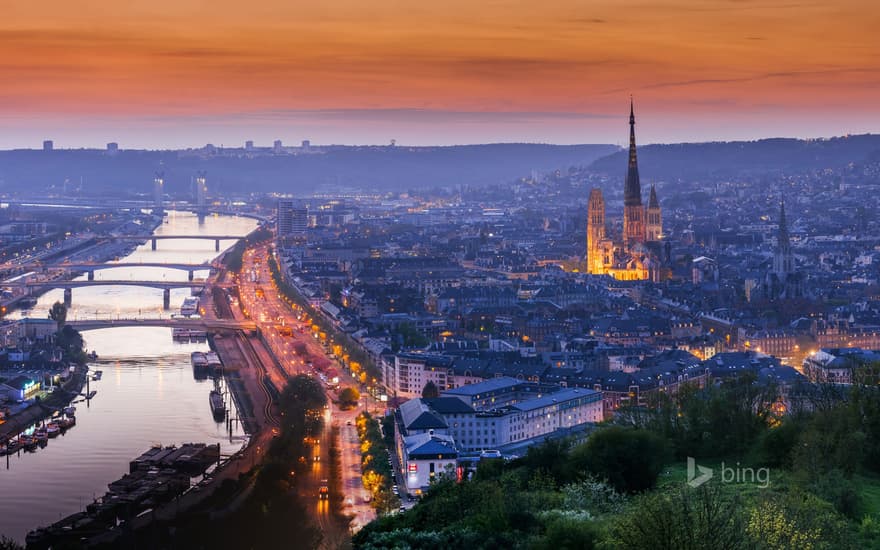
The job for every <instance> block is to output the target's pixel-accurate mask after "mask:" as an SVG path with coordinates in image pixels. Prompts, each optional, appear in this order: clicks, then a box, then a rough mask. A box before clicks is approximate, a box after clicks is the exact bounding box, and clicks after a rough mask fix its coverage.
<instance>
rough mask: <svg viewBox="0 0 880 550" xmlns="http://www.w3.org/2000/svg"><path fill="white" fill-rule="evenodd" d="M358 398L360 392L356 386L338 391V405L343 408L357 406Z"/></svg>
mask: <svg viewBox="0 0 880 550" xmlns="http://www.w3.org/2000/svg"><path fill="white" fill-rule="evenodd" d="M360 398H361V392H359V391H358V390H357V388H352V387H348V388H344V389H343V390H342V391H340V392H339V406H340V407H342V408H344V409H351V408H353V407H357V404H358V401H359V400H360Z"/></svg>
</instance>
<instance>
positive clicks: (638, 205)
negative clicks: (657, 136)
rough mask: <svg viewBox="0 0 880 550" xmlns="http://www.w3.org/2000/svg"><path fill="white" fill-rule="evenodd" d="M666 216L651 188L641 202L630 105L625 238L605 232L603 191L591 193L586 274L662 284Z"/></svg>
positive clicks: (597, 190) (625, 190)
mask: <svg viewBox="0 0 880 550" xmlns="http://www.w3.org/2000/svg"><path fill="white" fill-rule="evenodd" d="M662 238H663V216H662V213H661V211H660V203H659V202H658V201H657V191H656V190H655V189H654V186H653V185H652V186H651V193H650V195H649V198H648V205H647V206H644V205H643V203H642V185H641V182H640V181H639V163H638V159H637V157H636V117H635V112H634V110H633V104H632V101H630V106H629V165H628V167H627V172H626V183H625V184H624V188H623V235H622V236H621V238H620V239H618V240H615V239H612V238H610V237H609V236H608V235H607V234H606V231H605V199H604V198H603V197H602V191H601V190H600V189H593V190H592V191H590V199H589V201H588V203H587V273H591V274H594V275H611V276H612V277H614V278H615V279H618V280H621V281H642V280H648V279H650V280H652V281H655V282H656V281H659V280H660V274H661V269H660V268H661V265H660V257H661V256H662V246H661V239H662Z"/></svg>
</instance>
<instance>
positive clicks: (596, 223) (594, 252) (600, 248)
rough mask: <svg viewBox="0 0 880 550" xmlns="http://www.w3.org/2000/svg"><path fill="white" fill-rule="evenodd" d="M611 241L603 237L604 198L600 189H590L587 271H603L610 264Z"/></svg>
mask: <svg viewBox="0 0 880 550" xmlns="http://www.w3.org/2000/svg"><path fill="white" fill-rule="evenodd" d="M610 243H611V241H610V240H609V239H607V238H606V237H605V199H604V198H603V197H602V190H601V189H593V190H592V191H590V200H589V202H588V203H587V272H588V273H596V274H599V273H605V266H606V265H610V264H611V258H610V253H613V250H609V248H610V247H609V246H606V244H610Z"/></svg>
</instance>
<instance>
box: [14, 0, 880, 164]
mask: <svg viewBox="0 0 880 550" xmlns="http://www.w3.org/2000/svg"><path fill="white" fill-rule="evenodd" d="M0 6H2V14H3V17H2V19H0V74H2V82H3V84H2V86H0V148H12V147H38V146H39V142H40V141H41V140H42V139H44V138H46V139H54V140H55V141H56V144H57V146H60V147H80V146H103V144H104V143H106V142H108V141H118V142H120V146H121V147H123V148H130V147H150V148H155V147H182V146H201V145H204V144H205V143H207V142H211V143H214V144H216V145H221V144H225V145H227V146H240V145H241V143H242V142H243V141H244V140H245V139H253V140H255V141H256V142H257V144H262V145H268V144H270V143H271V141H272V140H273V139H282V140H284V142H285V143H298V142H299V141H300V140H302V139H311V140H312V141H313V142H314V143H387V142H388V141H389V140H390V139H392V138H393V139H396V140H397V141H398V143H401V144H413V145H423V144H451V143H480V142H496V141H506V142H510V141H530V142H550V143H623V142H625V141H626V139H627V136H628V134H627V127H626V117H627V115H628V110H629V96H630V94H632V95H633V96H634V97H635V101H636V111H637V112H636V115H637V117H638V122H639V125H638V136H639V141H640V142H641V143H649V142H679V141H703V140H716V139H719V140H726V139H744V138H745V139H752V138H759V137H770V136H797V137H815V136H831V135H841V134H846V133H865V132H873V133H877V132H878V131H880V34H878V29H880V7H878V6H880V3H878V2H875V1H874V2H872V1H861V0H837V1H817V2H813V1H809V0H807V1H798V0H778V1H777V0H692V1H686V0H681V1H674V2H650V1H644V2H638V1H628V0H549V1H544V2H540V1H534V0H523V1H515V0H445V1H443V2H426V1H423V0H410V1H406V2H404V1H398V0H309V1H301V0H251V1H242V0H210V1H208V0H126V1H122V0H114V1H105V0H76V1H71V0H42V1H41V2H12V1H11V0H0Z"/></svg>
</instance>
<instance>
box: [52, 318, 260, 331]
mask: <svg viewBox="0 0 880 550" xmlns="http://www.w3.org/2000/svg"><path fill="white" fill-rule="evenodd" d="M66 324H68V325H70V326H72V327H73V328H75V329H77V330H96V329H101V328H115V327H167V328H188V329H195V330H206V331H218V330H256V328H257V323H255V322H254V321H236V320H233V319H193V318H186V317H172V318H170V319H142V318H127V319H126V318H121V319H119V318H114V319H77V320H73V321H68V322H67V323H66Z"/></svg>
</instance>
